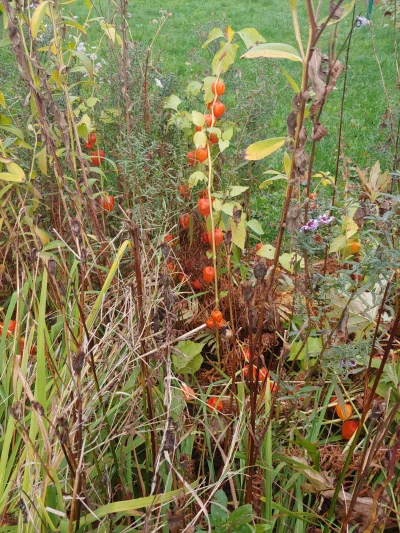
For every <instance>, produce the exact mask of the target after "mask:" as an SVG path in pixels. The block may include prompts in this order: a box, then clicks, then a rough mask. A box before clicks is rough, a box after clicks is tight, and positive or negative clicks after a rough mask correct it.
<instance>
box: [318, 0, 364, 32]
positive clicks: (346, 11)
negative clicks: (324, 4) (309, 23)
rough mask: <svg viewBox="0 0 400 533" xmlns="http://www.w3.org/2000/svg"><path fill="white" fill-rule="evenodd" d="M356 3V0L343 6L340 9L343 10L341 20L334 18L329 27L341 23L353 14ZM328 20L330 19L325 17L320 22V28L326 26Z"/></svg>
mask: <svg viewBox="0 0 400 533" xmlns="http://www.w3.org/2000/svg"><path fill="white" fill-rule="evenodd" d="M355 1H356V0H352V1H351V2H350V3H348V4H342V5H341V6H340V7H339V9H341V10H343V11H342V12H341V14H340V17H339V18H336V19H335V18H332V19H331V20H330V21H329V22H328V24H327V25H328V26H330V25H331V24H337V23H338V22H340V21H341V20H343V19H344V18H345V17H347V15H348V14H349V13H350V12H351V10H352V9H353V7H354V4H355ZM338 11H339V10H337V11H336V12H338ZM327 20H328V17H324V18H323V19H322V20H320V21H319V22H318V26H321V25H322V24H324V23H325V22H326V21H327Z"/></svg>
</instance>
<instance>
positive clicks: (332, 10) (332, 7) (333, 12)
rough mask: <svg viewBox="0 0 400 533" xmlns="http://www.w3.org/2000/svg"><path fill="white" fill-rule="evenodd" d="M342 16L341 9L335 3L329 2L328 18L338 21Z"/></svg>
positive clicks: (332, 0)
mask: <svg viewBox="0 0 400 533" xmlns="http://www.w3.org/2000/svg"><path fill="white" fill-rule="evenodd" d="M342 15H343V7H342V6H339V4H338V3H337V2H335V1H334V0H331V1H330V3H329V16H330V17H331V18H332V19H333V20H339V19H340V18H341V17H342Z"/></svg>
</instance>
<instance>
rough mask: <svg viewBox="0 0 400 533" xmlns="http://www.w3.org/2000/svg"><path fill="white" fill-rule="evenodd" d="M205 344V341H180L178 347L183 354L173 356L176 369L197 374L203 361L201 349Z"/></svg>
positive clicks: (179, 371) (183, 372)
mask: <svg viewBox="0 0 400 533" xmlns="http://www.w3.org/2000/svg"><path fill="white" fill-rule="evenodd" d="M204 346H205V343H204V342H193V341H181V342H179V343H178V344H177V346H176V348H177V350H179V351H180V352H181V354H179V355H175V354H174V355H173V356H172V364H173V367H174V371H175V372H178V373H180V374H195V373H196V372H197V371H198V370H199V368H200V367H201V365H202V362H203V357H202V355H201V351H202V349H203V347H204Z"/></svg>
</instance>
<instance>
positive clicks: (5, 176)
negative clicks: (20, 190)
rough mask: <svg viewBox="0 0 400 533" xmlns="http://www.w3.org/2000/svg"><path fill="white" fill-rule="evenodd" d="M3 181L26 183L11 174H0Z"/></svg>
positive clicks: (19, 177)
mask: <svg viewBox="0 0 400 533" xmlns="http://www.w3.org/2000/svg"><path fill="white" fill-rule="evenodd" d="M0 180H1V181H13V182H14V183H24V181H25V180H24V179H22V178H21V176H17V175H16V174H10V173H9V172H0Z"/></svg>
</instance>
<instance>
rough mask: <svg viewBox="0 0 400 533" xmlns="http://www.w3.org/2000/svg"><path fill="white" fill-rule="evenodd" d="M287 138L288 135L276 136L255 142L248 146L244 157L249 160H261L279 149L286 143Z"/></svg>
mask: <svg viewBox="0 0 400 533" xmlns="http://www.w3.org/2000/svg"><path fill="white" fill-rule="evenodd" d="M285 139H286V137H274V138H272V139H265V140H264V141H258V142H256V143H253V144H251V145H250V146H248V147H247V149H246V151H245V154H244V158H245V159H246V160H247V161H260V160H261V159H264V158H265V157H267V156H269V155H271V154H272V153H274V152H276V150H279V148H280V147H281V146H283V145H284V143H285Z"/></svg>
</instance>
